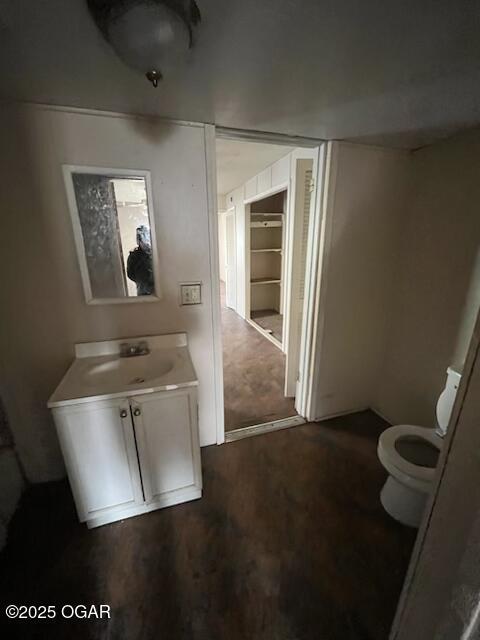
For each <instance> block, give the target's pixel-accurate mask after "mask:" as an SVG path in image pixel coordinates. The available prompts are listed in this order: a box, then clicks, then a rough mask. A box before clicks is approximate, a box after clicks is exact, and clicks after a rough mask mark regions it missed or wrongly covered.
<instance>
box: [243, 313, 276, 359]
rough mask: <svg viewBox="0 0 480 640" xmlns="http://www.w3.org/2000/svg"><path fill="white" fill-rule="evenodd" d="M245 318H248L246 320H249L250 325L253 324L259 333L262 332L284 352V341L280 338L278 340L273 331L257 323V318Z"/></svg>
mask: <svg viewBox="0 0 480 640" xmlns="http://www.w3.org/2000/svg"><path fill="white" fill-rule="evenodd" d="M245 320H246V322H248V324H249V325H251V326H252V327H253V328H254V329H256V330H257V331H258V333H261V334H262V336H264V338H267V340H270V342H271V343H272V344H274V345H275V346H276V347H278V348H279V349H280V351H281V352H282V353H283V346H282V343H281V342H280V341H279V340H277V339H276V338H274V337H273V335H272V334H271V333H269V332H268V331H266V330H265V329H264V328H263V327H261V326H260V325H259V324H257V323H256V322H255V320H252V319H251V318H245Z"/></svg>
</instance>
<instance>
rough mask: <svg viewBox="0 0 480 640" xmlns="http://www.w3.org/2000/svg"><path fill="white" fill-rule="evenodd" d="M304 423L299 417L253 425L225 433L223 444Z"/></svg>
mask: <svg viewBox="0 0 480 640" xmlns="http://www.w3.org/2000/svg"><path fill="white" fill-rule="evenodd" d="M305 422H306V420H305V418H302V417H301V416H291V417H290V418H283V419H282V420H273V421H272V422H263V423H262V424H255V425H253V426H251V427H241V428H240V429H232V431H225V442H235V441H236V440H242V439H243V438H251V437H252V436H259V435H261V434H262V433H270V432H271V431H280V430H281V429H289V428H290V427H297V426H299V425H301V424H305Z"/></svg>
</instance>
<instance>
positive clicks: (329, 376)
mask: <svg viewBox="0 0 480 640" xmlns="http://www.w3.org/2000/svg"><path fill="white" fill-rule="evenodd" d="M407 163H408V154H406V153H405V152H401V151H393V150H387V149H380V148H375V147H365V146H360V145H353V144H347V143H329V147H328V158H327V166H328V167H329V169H328V170H329V174H328V175H327V191H326V193H325V194H324V200H323V216H324V218H323V220H324V225H325V229H324V234H325V236H324V237H325V242H326V244H325V246H326V250H325V253H324V260H323V263H322V265H321V288H320V295H321V300H320V313H319V318H318V327H317V350H316V374H315V375H316V379H315V386H314V390H313V393H314V401H313V404H314V416H315V417H316V418H321V417H326V416H330V415H333V414H336V413H341V412H348V411H355V410H359V409H363V408H366V407H369V406H371V404H372V400H373V396H374V390H375V385H376V383H377V376H378V371H379V368H380V366H381V363H382V357H383V353H384V348H385V343H386V332H387V309H388V305H389V299H390V292H391V289H392V287H393V285H394V281H393V270H394V267H395V263H396V260H397V257H396V247H397V239H398V234H399V228H400V222H401V219H402V216H403V215H404V214H405V196H406V186H407Z"/></svg>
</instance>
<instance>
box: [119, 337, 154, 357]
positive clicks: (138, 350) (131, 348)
mask: <svg viewBox="0 0 480 640" xmlns="http://www.w3.org/2000/svg"><path fill="white" fill-rule="evenodd" d="M149 353H150V349H149V348H148V343H147V341H146V340H140V342H122V343H121V345H120V357H121V358H132V357H134V356H146V355H148V354H149Z"/></svg>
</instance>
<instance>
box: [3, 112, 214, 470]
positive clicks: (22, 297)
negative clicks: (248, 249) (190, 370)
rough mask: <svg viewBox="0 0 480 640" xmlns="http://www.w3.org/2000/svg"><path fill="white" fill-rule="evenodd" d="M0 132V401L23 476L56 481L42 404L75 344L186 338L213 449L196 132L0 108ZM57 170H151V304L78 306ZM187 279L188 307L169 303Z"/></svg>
mask: <svg viewBox="0 0 480 640" xmlns="http://www.w3.org/2000/svg"><path fill="white" fill-rule="evenodd" d="M0 123H1V127H2V131H1V137H2V144H1V145H0V169H1V172H2V179H3V184H4V187H5V188H3V189H2V190H1V191H0V211H1V216H2V234H1V236H0V243H1V248H0V255H1V256H2V265H3V266H2V269H3V270H2V280H1V284H0V287H1V297H2V323H3V326H2V332H1V333H0V352H1V354H2V361H1V363H0V366H1V367H2V379H3V384H4V386H5V393H3V392H2V397H3V399H4V401H5V405H6V409H7V411H8V415H9V418H10V423H11V429H12V432H13V434H14V438H15V442H16V445H17V447H18V451H19V454H20V457H21V459H22V462H23V463H24V466H25V470H26V472H27V475H28V477H29V478H30V479H32V480H34V481H42V480H49V479H51V478H55V477H58V476H60V475H62V473H63V464H62V459H61V456H60V452H59V449H58V445H57V440H56V436H55V432H54V428H53V423H52V420H51V417H50V414H49V412H48V410H47V407H46V402H47V399H48V397H49V396H50V394H51V393H52V391H53V390H54V389H55V387H56V385H57V384H58V382H59V381H60V379H61V377H62V375H63V374H64V372H65V371H66V369H67V368H68V366H69V364H70V363H71V361H72V359H73V355H74V352H73V347H74V344H75V342H84V341H92V340H104V339H108V338H116V337H123V336H135V335H145V334H158V333H167V332H172V331H186V332H187V333H188V336H189V341H190V349H191V353H192V358H193V361H194V365H195V367H196V370H197V374H198V376H199V380H200V435H201V443H202V445H206V444H212V443H213V442H215V441H216V434H215V413H214V390H213V366H212V363H213V338H212V308H211V293H210V263H209V238H208V216H207V194H206V178H205V176H206V171H205V136H204V128H203V127H201V126H200V127H195V126H183V125H182V126H180V125H172V124H166V123H161V122H158V121H152V120H145V119H138V118H129V117H115V116H114V117H111V116H106V115H90V114H85V113H71V112H70V113H69V112H66V111H56V110H52V109H42V108H35V107H20V108H14V107H3V111H2V114H1V120H0ZM62 164H80V165H93V166H102V167H118V168H125V169H146V170H150V171H151V174H152V187H153V200H154V202H153V206H154V211H155V220H156V226H157V238H158V251H159V260H160V272H161V285H162V292H163V299H162V300H161V301H160V302H158V303H148V304H141V303H139V304H127V305H101V306H88V305H86V303H85V300H84V295H83V290H82V283H81V278H80V270H79V266H78V262H77V256H76V252H75V246H74V239H73V232H72V225H71V221H70V215H69V211H68V207H67V199H66V194H65V187H64V183H63V175H62ZM7 185H8V188H7ZM189 280H201V281H203V283H204V289H203V304H202V305H200V306H198V307H189V308H188V307H180V306H179V304H178V283H179V282H182V281H189Z"/></svg>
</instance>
